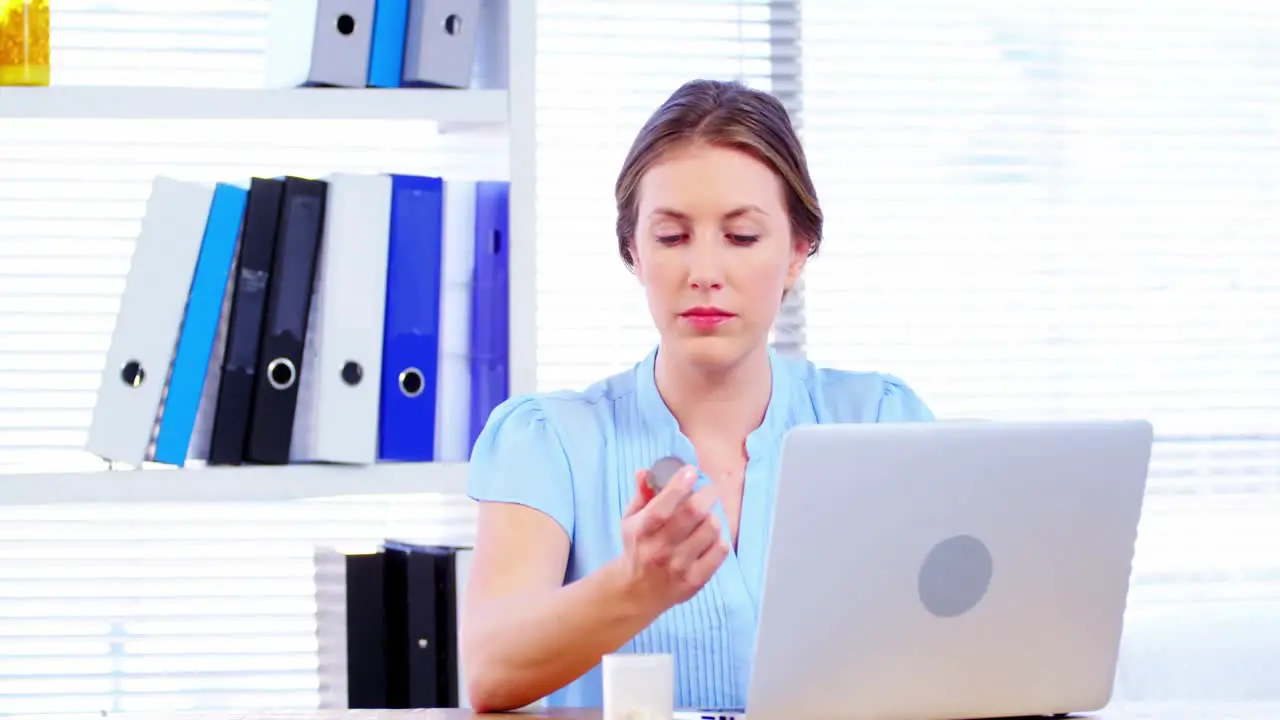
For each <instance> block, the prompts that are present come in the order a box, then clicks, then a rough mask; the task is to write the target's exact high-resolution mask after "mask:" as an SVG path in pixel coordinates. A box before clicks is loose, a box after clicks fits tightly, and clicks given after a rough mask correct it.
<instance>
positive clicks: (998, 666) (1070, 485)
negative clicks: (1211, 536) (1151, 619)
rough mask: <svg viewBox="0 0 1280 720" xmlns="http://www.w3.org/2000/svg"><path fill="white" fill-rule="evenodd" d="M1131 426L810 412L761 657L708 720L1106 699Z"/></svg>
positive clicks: (1136, 468) (1125, 582)
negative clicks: (833, 421)
mask: <svg viewBox="0 0 1280 720" xmlns="http://www.w3.org/2000/svg"><path fill="white" fill-rule="evenodd" d="M1151 443H1152V430H1151V426H1150V425H1149V424H1148V423H1146V422H1143V421H1106V422H1072V423H1062V422H1059V423H1005V422H981V421H975V422H968V421H965V422H936V423H910V424H865V425H812V426H804V427H799V428H796V429H794V430H792V431H791V432H790V433H789V434H788V435H787V437H786V439H785V440H784V443H783V453H782V459H781V466H780V471H779V480H778V484H779V488H778V494H777V500H776V506H775V509H774V518H773V531H772V539H771V544H770V548H769V556H768V560H767V563H768V564H767V575H766V579H765V589H764V595H763V598H762V607H761V614H760V625H759V635H758V638H757V643H756V656H755V667H754V671H753V673H752V678H751V684H750V688H749V690H748V696H747V707H746V708H745V709H744V710H692V711H681V712H680V713H678V717H681V718H710V719H713V720H722V719H723V720H733V719H737V718H744V717H746V718H750V720H782V719H787V720H792V719H794V718H820V719H825V718H832V719H834V718H840V719H841V720H862V719H870V718H876V719H877V720H891V719H895V718H912V719H913V720H952V719H954V718H994V717H1008V716H1022V715H1055V714H1068V713H1077V712H1091V711H1094V710H1098V709H1100V708H1102V707H1104V706H1105V705H1107V704H1108V702H1109V701H1110V698H1111V694H1112V687H1113V681H1114V678H1115V670H1116V661H1117V655H1118V652H1119V644H1120V636H1121V626H1122V622H1123V616H1124V610H1125V603H1126V598H1127V596H1128V590H1129V576H1130V568H1131V564H1132V559H1133V554H1134V543H1135V540H1136V536H1137V530H1138V520H1139V516H1140V514H1141V511H1142V501H1143V495H1144V492H1145V488H1146V480H1147V470H1148V467H1149V463H1150V456H1151Z"/></svg>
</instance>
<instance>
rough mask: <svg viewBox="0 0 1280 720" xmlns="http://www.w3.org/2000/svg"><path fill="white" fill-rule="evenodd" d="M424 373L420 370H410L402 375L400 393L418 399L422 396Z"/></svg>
mask: <svg viewBox="0 0 1280 720" xmlns="http://www.w3.org/2000/svg"><path fill="white" fill-rule="evenodd" d="M423 384H424V383H423V382H422V371H421V370H419V369H418V368H409V369H408V370H405V371H404V372H402V373H400V392H401V393H403V394H404V396H405V397H418V396H419V395H421V394H422V386H423Z"/></svg>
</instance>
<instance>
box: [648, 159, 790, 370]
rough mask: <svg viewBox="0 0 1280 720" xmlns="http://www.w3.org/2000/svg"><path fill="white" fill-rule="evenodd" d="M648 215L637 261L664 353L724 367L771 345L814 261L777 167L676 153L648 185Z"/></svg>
mask: <svg viewBox="0 0 1280 720" xmlns="http://www.w3.org/2000/svg"><path fill="white" fill-rule="evenodd" d="M638 210H639V212H638V217H637V222H636V234H635V239H634V247H633V248H632V257H634V258H635V266H636V275H637V276H638V277H639V279H640V282H641V284H642V285H644V288H645V293H646V295H647V296H648V301H649V311H650V312H651V313H652V314H653V319H654V323H655V324H656V325H657V328H658V332H659V333H660V334H661V336H662V344H663V348H664V349H668V350H671V351H674V353H675V354H678V355H679V356H680V357H681V358H682V359H683V360H684V361H685V362H690V363H693V364H696V365H701V366H709V367H715V366H726V365H732V364H735V363H737V362H738V361H740V360H742V359H743V358H744V357H746V356H747V355H749V354H750V353H752V352H754V351H756V350H757V349H759V348H760V347H761V346H763V344H764V343H765V342H766V340H767V339H768V334H769V329H770V328H771V327H772V326H773V321H774V318H775V316H776V315H777V313H778V307H779V305H780V303H781V301H782V294H783V290H784V289H785V288H787V287H789V286H790V285H791V284H792V283H794V282H795V280H796V278H798V277H799V275H800V272H801V270H802V269H803V268H804V262H805V258H806V257H808V246H807V244H806V243H804V242H803V241H802V240H799V239H797V238H793V236H792V232H791V222H790V219H789V218H788V216H787V210H786V204H785V196H784V193H783V185H782V181H781V180H780V179H779V178H778V177H777V175H775V174H774V172H773V171H772V170H771V169H770V168H769V166H768V165H765V164H764V163H762V162H760V161H759V160H756V159H755V158H753V157H752V156H750V155H748V154H746V153H743V152H740V151H737V150H732V149H728V148H723V147H717V146H711V145H706V144H694V145H690V146H687V147H680V148H677V149H673V150H671V151H668V153H667V154H666V155H665V156H664V157H663V158H662V160H661V161H660V162H659V163H658V164H656V165H654V166H653V167H652V168H650V169H649V170H648V172H646V173H645V175H644V177H643V178H642V179H641V181H640V186H639V205H638Z"/></svg>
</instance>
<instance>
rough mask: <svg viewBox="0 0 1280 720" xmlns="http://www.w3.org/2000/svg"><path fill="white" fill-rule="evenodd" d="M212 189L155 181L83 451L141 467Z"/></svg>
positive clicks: (179, 326)
mask: <svg viewBox="0 0 1280 720" xmlns="http://www.w3.org/2000/svg"><path fill="white" fill-rule="evenodd" d="M212 205H213V185H210V184H206V183H197V182H193V181H187V180H178V179H175V178H171V177H167V176H163V175H160V176H156V177H155V178H153V179H152V181H151V195H150V197H149V198H148V199H147V205H146V211H145V214H144V215H143V218H142V226H141V229H140V231H139V233H138V240H137V244H136V245H135V246H134V251H133V259H132V261H131V263H130V265H129V274H128V276H127V277H126V279H125V286H124V294H123V295H122V296H121V298H120V309H119V312H118V314H117V315H116V324H115V329H114V330H113V331H112V333H111V345H110V347H109V348H108V350H107V357H106V363H105V365H104V367H103V370H102V375H101V380H100V381H99V387H98V394H97V401H96V402H95V403H94V406H93V415H92V417H91V419H90V421H89V436H88V440H87V441H86V444H85V448H86V449H87V450H88V451H89V452H91V453H93V454H94V455H97V456H98V457H100V458H103V459H105V460H109V461H114V462H122V463H128V464H130V465H141V464H142V463H143V461H144V460H145V459H146V456H147V448H148V446H149V445H150V444H151V440H152V436H153V431H154V429H155V425H156V418H157V416H158V415H159V414H160V408H161V400H162V397H163V395H164V389H165V384H166V383H167V381H168V377H169V368H170V365H172V363H173V353H174V347H175V345H176V344H177V342H178V338H179V337H180V336H181V331H182V320H183V317H184V313H185V312H186V307H187V296H188V295H189V294H190V292H191V279H192V276H193V274H194V273H195V268H196V260H197V259H198V257H199V255H200V246H201V244H202V243H203V242H204V231H205V225H206V224H207V223H208V219H209V209H210V207H212Z"/></svg>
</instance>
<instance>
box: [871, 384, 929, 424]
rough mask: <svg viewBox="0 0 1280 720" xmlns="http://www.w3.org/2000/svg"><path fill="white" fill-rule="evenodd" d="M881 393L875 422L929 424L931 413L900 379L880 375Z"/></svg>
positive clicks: (922, 401) (913, 391)
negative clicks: (881, 382)
mask: <svg viewBox="0 0 1280 720" xmlns="http://www.w3.org/2000/svg"><path fill="white" fill-rule="evenodd" d="M881 378H882V381H883V392H882V394H881V395H880V407H879V410H878V411H877V413H876V422H882V423H890V422H931V421H933V420H934V417H933V411H932V410H930V409H929V406H928V405H926V404H925V402H924V400H922V399H921V398H920V396H919V395H917V394H916V392H915V390H912V389H911V388H910V386H908V385H907V384H906V383H905V382H903V381H902V380H901V379H899V378H897V377H894V376H893V375H882V376H881Z"/></svg>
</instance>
